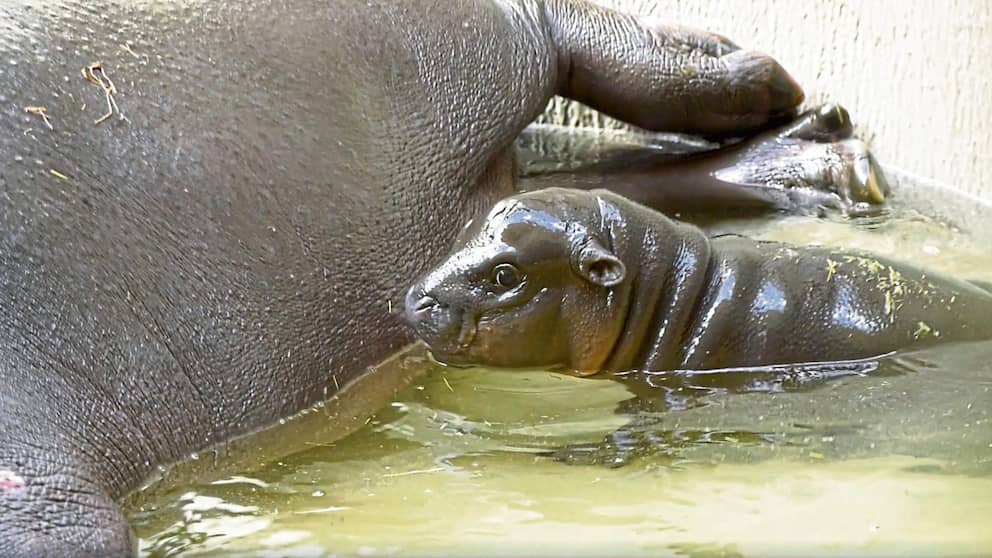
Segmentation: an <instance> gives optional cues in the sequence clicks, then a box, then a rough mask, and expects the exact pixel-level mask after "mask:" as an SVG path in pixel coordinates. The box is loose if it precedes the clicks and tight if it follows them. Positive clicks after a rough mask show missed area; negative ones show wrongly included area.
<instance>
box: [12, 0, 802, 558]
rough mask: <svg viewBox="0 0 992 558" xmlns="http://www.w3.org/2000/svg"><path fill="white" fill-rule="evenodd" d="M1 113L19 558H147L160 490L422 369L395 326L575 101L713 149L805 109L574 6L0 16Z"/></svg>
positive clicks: (282, 5)
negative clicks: (144, 505)
mask: <svg viewBox="0 0 992 558" xmlns="http://www.w3.org/2000/svg"><path fill="white" fill-rule="evenodd" d="M0 83H2V84H3V86H2V88H0V554H3V555H4V556H12V555H13V556H47V555H51V556H77V555H89V556H114V555H121V554H126V553H128V552H132V551H133V541H132V540H131V539H132V537H131V536H130V534H129V532H130V531H129V529H128V526H127V524H126V521H125V519H124V516H123V514H122V513H121V511H120V509H119V506H118V504H117V502H118V500H119V499H120V498H121V497H122V496H124V495H126V494H127V493H128V492H129V491H131V490H133V489H134V488H136V487H137V486H139V485H140V483H141V482H142V481H143V479H145V478H146V477H148V475H149V474H150V473H152V472H153V471H155V469H156V467H157V466H160V465H166V464H169V463H172V462H175V461H177V460H179V459H182V458H184V457H185V456H187V455H189V454H190V453H191V452H193V451H197V450H200V449H202V448H206V447H208V446H211V445H213V444H216V443H219V442H222V441H225V440H229V439H231V438H232V437H234V436H238V435H241V434H245V433H248V432H251V431H253V430H256V429H259V428H261V427H264V426H266V425H270V424H272V423H274V422H276V421H277V420H278V419H279V418H282V417H287V416H289V415H292V414H294V413H296V412H297V411H300V410H301V409H303V408H305V407H307V406H309V405H312V404H314V403H316V402H318V401H320V400H323V399H326V398H327V397H328V396H330V395H332V394H334V393H335V392H336V391H337V389H338V387H339V386H343V385H345V384H347V383H348V382H349V381H351V380H352V379H354V378H355V377H357V376H358V375H360V374H363V373H364V372H365V371H366V370H367V368H368V367H369V366H370V365H373V364H375V363H377V362H379V361H381V360H383V359H384V358H386V357H387V356H388V355H389V354H390V353H392V352H393V351H395V350H397V349H399V348H401V347H403V346H404V345H406V344H407V343H408V342H409V341H410V340H411V337H410V334H409V332H408V331H407V330H406V328H405V327H404V326H403V324H402V321H401V320H400V319H398V318H397V316H395V315H391V314H390V313H389V312H388V311H387V309H388V308H389V302H390V301H392V302H393V304H394V306H396V307H398V306H399V304H396V303H397V302H398V301H399V300H400V299H401V298H402V296H403V293H404V291H405V289H406V286H407V283H408V282H409V280H410V278H411V277H416V276H418V275H420V274H421V273H423V272H424V271H425V270H426V268H427V266H428V265H430V264H431V263H433V262H436V261H438V260H439V259H440V257H441V256H443V254H444V251H445V250H446V249H447V248H448V247H449V246H450V245H451V242H452V241H453V239H454V238H455V235H456V234H457V231H458V230H459V229H460V227H461V224H462V223H464V222H465V221H467V220H468V219H470V218H471V217H473V216H474V215H476V214H477V213H479V212H480V211H484V210H485V208H488V207H490V206H491V205H492V204H493V203H495V201H496V200H498V199H500V198H503V197H505V196H507V195H510V194H512V193H513V192H514V187H513V181H512V177H513V175H514V173H513V169H512V165H511V157H510V154H511V146H512V142H513V140H514V138H515V137H516V136H517V134H518V133H519V132H520V131H521V130H522V129H523V128H524V126H526V125H527V123H528V122H530V121H531V120H532V119H533V118H534V117H535V116H536V115H538V114H539V113H540V111H541V110H542V109H543V108H544V107H545V106H546V104H547V102H548V100H549V99H550V97H551V96H552V95H554V94H555V93H560V94H563V95H567V96H570V97H573V98H575V99H578V100H580V101H583V102H585V103H586V104H589V105H591V106H593V107H595V108H598V109H600V110H603V111H604V112H607V113H610V114H612V115H614V116H617V117H620V118H622V119H625V120H627V121H629V122H632V123H634V124H637V125H640V126H641V127H644V128H649V129H654V130H671V131H683V132H695V133H702V134H707V135H713V136H729V135H738V136H739V135H747V134H748V133H751V130H753V129H755V128H759V127H762V126H764V125H765V124H766V123H768V122H769V121H772V120H777V119H779V118H780V117H783V116H787V115H790V114H792V113H793V112H794V110H795V107H796V105H797V104H798V103H799V102H800V101H801V100H802V92H801V91H800V89H799V87H798V86H797V85H796V84H795V83H794V81H793V80H792V79H791V78H790V77H789V76H788V74H787V73H786V72H785V71H784V70H783V69H782V68H781V67H780V66H779V65H778V64H776V63H775V62H774V61H773V60H772V59H771V58H769V57H767V56H764V55H760V54H757V53H755V52H752V51H747V50H742V49H740V48H738V47H737V46H735V45H734V44H733V43H731V42H730V41H728V40H726V39H724V38H722V37H719V36H715V35H709V34H706V33H702V32H698V31H693V30H688V29H683V28H678V27H673V26H660V25H653V24H648V23H646V22H643V21H641V20H638V19H635V18H631V17H627V16H623V15H619V14H617V13H615V12H611V11H607V10H604V9H600V8H595V7H592V6H590V5H586V4H584V3H581V2H579V1H573V0H543V1H541V0H492V1H485V0H444V1H440V0H438V1H429V0H419V1H415V0H370V1H362V2H355V1H353V0H297V1H292V2H277V1H267V0H263V1H255V0H251V1H249V0H226V1H224V2H200V1H195V0H187V1H180V2H142V1H133V2H116V1H111V0H85V1H83V0H58V1H51V2H48V1H44V2H43V1H40V0H0ZM377 309H378V310H377Z"/></svg>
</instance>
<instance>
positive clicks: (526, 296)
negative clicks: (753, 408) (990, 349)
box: [405, 188, 992, 374]
mask: <svg viewBox="0 0 992 558" xmlns="http://www.w3.org/2000/svg"><path fill="white" fill-rule="evenodd" d="M405 312H406V319H407V321H408V322H409V323H410V325H412V326H413V328H414V329H415V330H416V332H417V334H418V335H419V336H420V337H421V338H422V339H423V340H424V341H425V342H426V343H427V344H428V346H429V347H430V349H431V351H432V353H433V354H434V356H435V358H436V359H437V360H439V361H441V362H444V363H448V364H462V365H467V364H478V365H487V366H495V367H512V368H522V367H527V368H534V367H544V368H562V367H564V368H566V369H570V370H571V371H573V372H575V373H578V374H592V373H596V372H605V371H613V372H623V371H629V370H639V371H671V370H708V369H716V368H733V367H752V366H753V367H759V366H766V365H774V364H791V363H803V362H822V361H837V360H848V359H858V358H865V357H872V356H877V355H882V354H885V353H888V352H891V351H894V350H897V349H902V348H907V347H910V346H913V347H917V346H922V345H924V344H932V343H936V342H939V341H950V340H977V339H986V338H989V337H992V292H990V291H989V290H987V289H986V288H984V287H983V286H980V285H978V284H975V283H971V282H968V281H964V280H959V279H954V278H951V277H946V276H942V275H940V274H937V273H930V272H927V271H924V270H922V269H918V268H915V267H913V266H911V265H907V264H903V263H897V262H895V261H890V260H887V259H884V258H879V257H875V256H870V255H867V254H861V253H855V252H843V251H837V250H831V249H826V248H813V247H798V246H790V245H787V244H782V243H777V242H763V241H756V240H751V239H748V238H743V237H737V236H723V237H717V238H708V237H707V236H706V235H705V234H704V233H703V232H702V231H701V230H700V229H698V228H696V227H694V226H691V225H688V224H684V223H680V222H676V221H673V220H672V219H669V218H668V217H665V216H664V215H662V214H660V213H658V212H655V211H653V210H651V209H648V208H646V207H644V206H641V205H638V204H636V203H634V202H632V201H630V200H628V199H626V198H623V197H621V196H619V195H617V194H613V193H610V192H608V191H605V190H593V191H584V192H583V191H576V190H566V189H559V188H549V189H545V190H538V191H534V192H528V193H524V194H519V195H515V196H512V197H510V198H507V199H504V200H502V201H501V202H499V203H498V204H497V205H496V206H495V207H494V208H493V209H492V211H490V212H489V215H488V216H487V217H486V218H485V219H484V220H479V221H477V222H475V223H473V224H471V225H470V226H469V227H468V228H467V229H466V230H465V232H464V233H463V234H462V236H461V238H460V239H459V240H458V242H457V243H456V246H455V248H454V250H453V252H452V253H451V254H450V255H449V256H448V258H447V259H446V260H445V261H444V262H443V263H441V264H440V265H439V266H438V267H437V268H435V269H434V270H433V271H431V272H429V273H428V274H427V275H426V276H424V277H423V278H421V279H420V280H419V281H417V283H416V284H415V285H413V286H412V287H411V288H410V291H409V293H408V294H407V298H406V310H405Z"/></svg>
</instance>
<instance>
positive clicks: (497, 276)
mask: <svg viewBox="0 0 992 558" xmlns="http://www.w3.org/2000/svg"><path fill="white" fill-rule="evenodd" d="M492 282H493V283H494V284H496V285H497V286H499V287H503V288H504V289H512V288H513V287H516V286H517V285H519V284H520V271H519V270H517V268H516V267H515V266H514V265H513V264H508V263H501V264H499V265H497V266H496V267H494V268H493V272H492Z"/></svg>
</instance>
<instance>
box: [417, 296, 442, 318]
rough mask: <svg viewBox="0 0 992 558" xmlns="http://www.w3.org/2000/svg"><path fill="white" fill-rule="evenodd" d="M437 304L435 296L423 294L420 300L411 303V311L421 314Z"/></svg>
mask: <svg viewBox="0 0 992 558" xmlns="http://www.w3.org/2000/svg"><path fill="white" fill-rule="evenodd" d="M437 305H438V302H437V299H436V298H434V297H432V296H429V295H425V296H422V297H421V298H420V300H418V301H417V302H416V303H415V304H414V305H413V311H414V312H416V313H418V314H422V313H424V312H429V311H430V310H432V309H433V308H435V307H436V306H437Z"/></svg>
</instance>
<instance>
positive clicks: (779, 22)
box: [548, 0, 992, 199]
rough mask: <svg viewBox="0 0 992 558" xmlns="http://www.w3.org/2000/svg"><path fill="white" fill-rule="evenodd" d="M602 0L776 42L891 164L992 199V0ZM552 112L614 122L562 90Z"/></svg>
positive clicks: (817, 93) (777, 51)
mask: <svg viewBox="0 0 992 558" xmlns="http://www.w3.org/2000/svg"><path fill="white" fill-rule="evenodd" d="M597 2H598V3H600V4H602V5H604V6H608V7H612V8H619V9H623V10H625V11H628V12H630V13H637V14H642V15H650V16H654V17H660V18H664V19H668V20H673V21H676V22H678V23H682V24H686V25H692V26H695V27H702V28H705V29H709V30H712V31H715V32H718V33H722V34H724V35H726V36H728V37H730V38H731V39H732V40H734V41H735V42H737V43H738V44H740V45H741V46H743V47H746V48H754V49H757V50H762V51H765V52H768V53H770V54H772V55H774V56H775V57H776V58H777V59H778V60H779V61H780V62H781V63H782V64H783V65H784V66H785V68H786V69H787V70H789V72H790V73H791V74H792V75H793V76H795V77H796V79H797V80H798V81H799V83H801V84H802V85H803V87H804V89H805V90H806V93H807V104H810V103H816V102H820V101H823V100H827V99H829V100H835V101H838V102H840V103H841V104H843V105H844V106H846V107H847V108H848V109H849V110H850V111H851V115H852V118H853V119H854V121H855V123H856V124H857V127H858V133H859V134H860V135H861V136H862V137H863V138H864V139H866V140H867V141H869V142H870V143H871V144H872V148H873V150H874V152H875V153H876V155H877V156H878V157H879V159H880V160H881V161H882V163H883V164H886V165H894V166H896V167H899V168H900V169H903V170H905V171H908V172H910V173H913V174H916V175H921V176H924V177H928V178H931V179H935V180H938V181H940V182H944V183H946V184H948V185H951V186H953V187H956V188H959V189H961V190H964V191H966V192H968V193H971V194H975V195H980V196H981V197H983V198H985V199H992V178H990V177H992V84H990V77H992V61H990V60H989V57H990V53H992V1H990V0H949V1H948V0H945V1H943V2H914V1H911V0H910V1H906V0H862V1H846V0H827V1H824V0H763V1H761V2H749V1H745V0H597ZM570 105H571V106H570ZM548 114H549V116H550V119H551V120H553V121H557V122H567V123H576V124H596V125H603V124H604V121H603V120H602V119H601V118H598V117H595V116H590V115H588V114H586V113H583V112H582V111H580V110H578V108H577V107H576V106H574V104H572V103H562V102H560V101H559V100H556V101H555V102H553V104H552V106H551V107H550V109H549V113H548ZM606 124H607V125H608V123H606Z"/></svg>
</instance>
